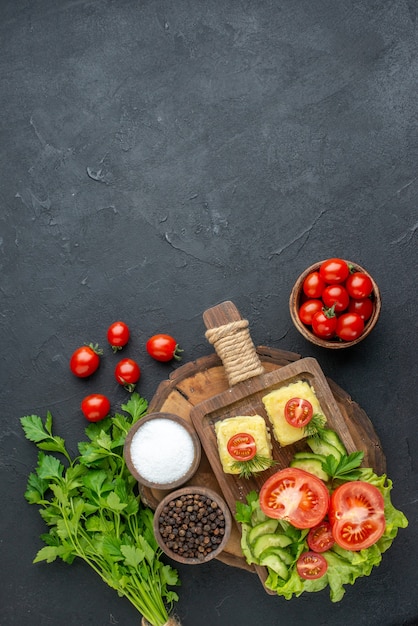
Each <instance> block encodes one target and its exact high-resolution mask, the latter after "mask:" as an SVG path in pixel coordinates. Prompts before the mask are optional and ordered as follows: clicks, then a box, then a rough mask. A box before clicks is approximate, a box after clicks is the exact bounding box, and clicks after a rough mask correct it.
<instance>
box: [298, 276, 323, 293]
mask: <svg viewBox="0 0 418 626" xmlns="http://www.w3.org/2000/svg"><path fill="white" fill-rule="evenodd" d="M324 287H325V282H324V280H323V278H321V276H320V275H319V272H311V273H310V274H308V275H307V277H306V278H305V280H304V281H303V284H302V289H303V293H304V294H305V295H306V296H308V298H320V297H321V295H322V292H323V290H324Z"/></svg>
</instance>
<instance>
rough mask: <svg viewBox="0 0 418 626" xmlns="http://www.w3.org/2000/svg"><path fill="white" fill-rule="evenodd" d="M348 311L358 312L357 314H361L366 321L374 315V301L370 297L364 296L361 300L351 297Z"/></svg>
mask: <svg viewBox="0 0 418 626" xmlns="http://www.w3.org/2000/svg"><path fill="white" fill-rule="evenodd" d="M348 312H349V313H357V315H360V317H361V319H362V320H363V321H364V322H366V321H367V320H368V319H370V317H371V316H372V313H373V302H372V301H371V300H370V298H362V299H361V300H354V299H351V298H350V303H349V305H348Z"/></svg>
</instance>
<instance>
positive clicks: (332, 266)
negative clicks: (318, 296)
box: [319, 258, 350, 284]
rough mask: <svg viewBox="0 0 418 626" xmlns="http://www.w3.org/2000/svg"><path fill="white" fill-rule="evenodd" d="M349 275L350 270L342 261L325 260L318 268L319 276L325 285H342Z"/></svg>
mask: <svg viewBox="0 0 418 626" xmlns="http://www.w3.org/2000/svg"><path fill="white" fill-rule="evenodd" d="M349 273H350V269H349V267H348V265H347V263H346V262H345V261H344V260H343V259H335V258H334V259H327V260H326V261H324V262H323V263H321V266H320V268H319V274H320V276H321V278H322V279H323V280H324V281H325V282H326V283H327V284H334V283H343V282H344V281H345V279H346V278H347V276H348V274H349Z"/></svg>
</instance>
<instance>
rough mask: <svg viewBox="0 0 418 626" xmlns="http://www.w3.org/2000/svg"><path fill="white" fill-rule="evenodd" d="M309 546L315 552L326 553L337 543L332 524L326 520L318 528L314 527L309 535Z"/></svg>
mask: <svg viewBox="0 0 418 626" xmlns="http://www.w3.org/2000/svg"><path fill="white" fill-rule="evenodd" d="M307 541H308V546H309V549H310V550H313V551H314V552H326V551H327V550H329V549H330V548H332V546H333V545H334V543H335V540H334V535H333V534H332V530H331V524H330V523H329V522H327V521H326V520H324V521H322V522H321V523H320V524H318V526H314V528H311V530H310V531H309V533H308V537H307Z"/></svg>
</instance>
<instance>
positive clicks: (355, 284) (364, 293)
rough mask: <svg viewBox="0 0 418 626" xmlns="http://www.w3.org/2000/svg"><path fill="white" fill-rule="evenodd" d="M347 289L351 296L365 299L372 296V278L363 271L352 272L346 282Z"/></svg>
mask: <svg viewBox="0 0 418 626" xmlns="http://www.w3.org/2000/svg"><path fill="white" fill-rule="evenodd" d="M345 286H346V289H347V291H348V293H349V295H350V296H351V298H356V299H358V300H359V299H363V298H367V297H368V296H370V294H371V293H372V291H373V283H372V281H371V278H370V277H369V276H367V274H364V273H363V272H354V273H353V274H350V276H349V277H348V278H347V281H346V283H345Z"/></svg>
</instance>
